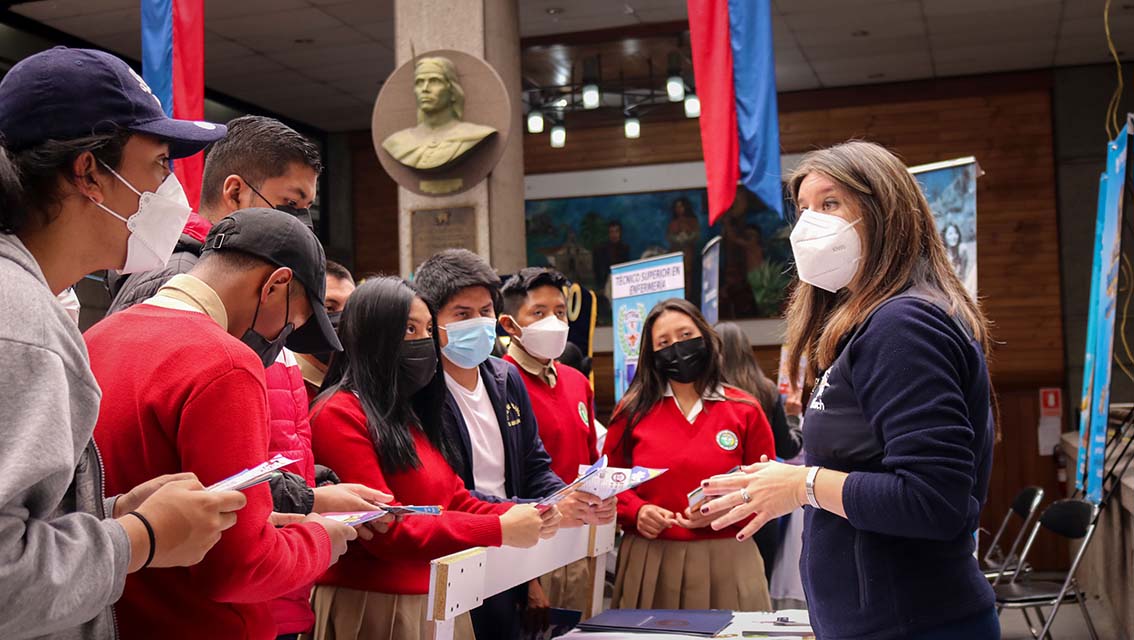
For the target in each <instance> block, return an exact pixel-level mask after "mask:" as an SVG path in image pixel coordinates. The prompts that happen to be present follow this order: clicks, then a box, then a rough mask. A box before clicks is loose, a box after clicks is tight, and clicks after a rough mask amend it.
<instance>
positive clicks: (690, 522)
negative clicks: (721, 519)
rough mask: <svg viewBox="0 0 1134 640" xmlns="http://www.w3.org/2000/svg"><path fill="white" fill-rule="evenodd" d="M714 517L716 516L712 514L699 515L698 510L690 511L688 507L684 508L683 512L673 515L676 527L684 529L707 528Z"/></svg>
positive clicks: (699, 511)
mask: <svg viewBox="0 0 1134 640" xmlns="http://www.w3.org/2000/svg"><path fill="white" fill-rule="evenodd" d="M715 517H716V516H714V515H712V514H709V515H705V514H703V513H701V510H700V509H696V510H692V511H691V510H690V509H689V508H688V507H686V509H685V511H683V512H681V513H678V514H675V515H674V518H675V520H676V524H677V526H679V527H685V528H686V529H700V528H702V527H707V526H709V524H710V523H711V522H712V521H713V518H715Z"/></svg>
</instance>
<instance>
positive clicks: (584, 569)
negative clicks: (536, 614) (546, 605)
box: [539, 558, 594, 620]
mask: <svg viewBox="0 0 1134 640" xmlns="http://www.w3.org/2000/svg"><path fill="white" fill-rule="evenodd" d="M539 584H540V586H541V587H543V592H544V594H545V595H547V599H548V601H549V602H551V606H553V607H556V608H558V609H574V610H575V611H582V612H583V619H584V620H586V619H587V618H588V617H590V616H589V615H588V614H589V613H590V608H591V589H592V587H593V584H594V583H593V582H591V560H590V558H583V559H582V560H576V561H575V562H572V563H571V564H569V565H566V566H563V567H559V568H558V569H556V570H555V571H552V572H551V573H547V574H544V575H543V576H540V579H539Z"/></svg>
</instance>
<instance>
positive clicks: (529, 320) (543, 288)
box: [500, 267, 618, 611]
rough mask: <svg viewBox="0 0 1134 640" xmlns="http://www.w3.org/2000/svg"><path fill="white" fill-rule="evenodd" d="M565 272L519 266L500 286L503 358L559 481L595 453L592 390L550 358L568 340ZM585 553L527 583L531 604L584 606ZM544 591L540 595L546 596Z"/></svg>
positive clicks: (602, 517)
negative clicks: (516, 377)
mask: <svg viewBox="0 0 1134 640" xmlns="http://www.w3.org/2000/svg"><path fill="white" fill-rule="evenodd" d="M567 286H568V282H567V278H565V277H564V276H563V274H561V273H559V272H558V271H554V270H552V269H546V268H542V267H528V268H526V269H522V270H520V272H519V273H517V274H516V275H514V276H512V277H511V278H509V279H508V281H507V282H505V283H504V287H503V289H502V290H501V297H502V298H503V307H504V313H503V314H502V315H501V316H500V326H501V327H503V329H504V331H506V332H507V333H508V335H509V336H511V338H512V339H511V341H510V342H509V344H508V354H507V355H506V356H504V360H506V361H508V362H510V363H512V364H513V365H514V366H515V367H516V369H517V370H518V371H519V372H520V375H521V377H522V378H523V380H524V385H525V387H526V388H527V390H528V396H529V397H530V398H531V402H532V409H533V411H534V413H535V418H536V422H537V423H538V424H539V436H540V439H541V440H543V445H544V447H545V448H546V449H547V452H548V454H550V455H551V469H552V471H554V472H555V473H556V475H558V476H559V477H560V479H562V480H563V481H564V482H571V481H572V480H574V479H575V478H576V477H578V475H579V466H580V465H585V466H589V465H591V464H592V463H594V462H595V461H596V460H598V449H597V446H596V444H597V440H596V435H595V426H594V391H592V390H591V382H590V380H588V379H587V378H586V376H584V375H583V374H582V373H579V372H578V371H576V370H575V369H572V368H571V367H566V366H560V365H559V363H558V362H556V360H557V359H558V358H559V356H560V355H562V354H563V350H564V349H565V348H566V346H567V332H568V330H569V327H568V324H567V296H566V294H565V293H564V291H565V289H566V287H567ZM617 509H618V499H617V498H610V499H609V500H606V501H605V502H603V503H602V504H601V506H600V507H599V508H598V509H596V510H595V512H594V517H595V518H596V521H597V522H602V523H606V522H613V521H614V518H615V516H616V515H617ZM588 569H589V563H588V562H587V560H586V559H584V560H579V561H578V562H574V563H571V564H569V565H567V566H565V567H561V568H559V569H557V570H555V571H553V572H551V573H549V574H547V575H545V576H543V577H542V578H540V580H539V581H538V582H536V583H534V584H532V586H531V591H530V592H529V595H528V600H529V603H530V604H533V605H536V604H540V605H543V606H548V605H550V606H553V607H560V608H565V609H575V610H578V611H586V610H587V606H588V605H589V604H590V601H591V586H592V582H591V577H590V572H589V570H588ZM545 594H546V595H545Z"/></svg>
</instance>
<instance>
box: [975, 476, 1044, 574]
mask: <svg viewBox="0 0 1134 640" xmlns="http://www.w3.org/2000/svg"><path fill="white" fill-rule="evenodd" d="M1041 502H1043V488H1042V487H1024V488H1023V489H1021V490H1020V493H1017V494H1016V497H1015V498H1014V499H1013V500H1012V505H1011V506H1010V507H1009V508H1008V513H1005V514H1004V520H1002V521H1001V522H1000V528H999V529H997V530H996V535H994V536H992V541H991V542H989V543H988V549H987V550H986V551H985V552H984V555H983V556H981V570H982V571H984V577H985V578H988V579H989V580H990V581H991V582H992V584H1000V580H1001V578H1002V577H1003V576H1004V575H1005V574H1009V573H1013V572H1014V571H1015V570H1016V567H1017V564H1018V562H1017V560H1018V558H1017V557H1016V552H1017V551H1019V549H1020V543H1021V542H1023V540H1024V534H1026V533H1027V531H1028V527H1029V526H1030V525H1031V523H1032V518H1034V517H1035V515H1036V511H1037V510H1039V506H1040V503H1041ZM1013 515H1015V516H1017V517H1019V518H1020V520H1022V522H1021V523H1020V532H1019V533H1017V534H1016V538H1015V539H1014V540H1013V541H1012V546H1010V547H1008V549H1007V551H1005V550H1004V549H1002V548H1001V546H1000V539H1001V538H1002V537H1003V536H1004V531H1005V529H1007V528H1008V523H1009V522H1011V521H1012V516H1013ZM982 531H985V532H987V530H985V529H982ZM1023 571H1024V572H1027V571H1029V568H1028V567H1024V569H1023Z"/></svg>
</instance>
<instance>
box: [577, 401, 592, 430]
mask: <svg viewBox="0 0 1134 640" xmlns="http://www.w3.org/2000/svg"><path fill="white" fill-rule="evenodd" d="M579 417H580V418H582V420H583V424H584V425H587V426H590V424H591V422H590V420H588V419H587V417H588V414H587V405H586V403H583V402H580V403H579Z"/></svg>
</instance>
